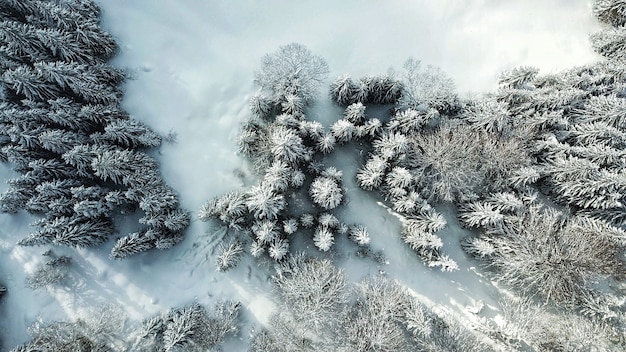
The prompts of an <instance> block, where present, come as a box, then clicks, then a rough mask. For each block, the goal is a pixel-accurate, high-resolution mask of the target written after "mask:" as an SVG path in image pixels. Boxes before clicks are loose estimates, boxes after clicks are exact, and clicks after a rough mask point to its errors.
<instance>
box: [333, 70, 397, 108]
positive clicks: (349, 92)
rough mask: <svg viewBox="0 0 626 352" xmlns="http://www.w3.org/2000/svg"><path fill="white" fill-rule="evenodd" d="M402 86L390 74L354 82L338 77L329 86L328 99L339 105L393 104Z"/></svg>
mask: <svg viewBox="0 0 626 352" xmlns="http://www.w3.org/2000/svg"><path fill="white" fill-rule="evenodd" d="M403 88H404V86H403V84H402V82H401V81H400V80H397V79H396V78H395V77H394V76H393V75H392V74H388V75H381V76H375V77H370V76H366V77H362V78H361V79H359V81H358V82H354V81H353V80H352V78H350V76H349V75H347V74H346V75H343V76H341V77H338V78H337V79H336V80H335V81H334V82H333V83H332V84H331V86H330V97H331V99H332V100H333V101H335V102H336V103H337V104H339V105H343V106H348V105H351V104H359V103H362V104H394V103H396V102H397V101H398V99H399V98H400V96H401V94H402V90H403Z"/></svg>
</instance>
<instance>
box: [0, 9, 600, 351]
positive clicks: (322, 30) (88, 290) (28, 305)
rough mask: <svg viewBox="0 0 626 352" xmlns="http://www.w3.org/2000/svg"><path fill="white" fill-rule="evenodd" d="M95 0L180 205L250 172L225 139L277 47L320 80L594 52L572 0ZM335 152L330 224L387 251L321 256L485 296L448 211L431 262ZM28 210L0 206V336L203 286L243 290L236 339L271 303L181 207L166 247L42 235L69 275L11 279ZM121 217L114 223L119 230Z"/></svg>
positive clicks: (25, 267)
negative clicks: (221, 268)
mask: <svg viewBox="0 0 626 352" xmlns="http://www.w3.org/2000/svg"><path fill="white" fill-rule="evenodd" d="M100 4H101V6H102V9H103V21H102V25H103V26H104V27H105V29H107V30H108V31H110V32H111V33H112V34H113V35H114V36H115V37H116V39H117V40H118V43H119V45H120V53H119V55H118V56H117V57H116V58H115V59H114V60H113V62H112V63H113V64H114V65H115V66H117V67H120V68H123V69H126V70H128V71H129V72H130V73H131V75H132V79H131V80H129V81H128V83H127V84H126V95H125V98H124V102H123V105H124V108H126V109H127V111H128V112H129V113H130V114H131V115H132V116H133V117H134V118H136V119H139V120H141V121H143V122H145V123H147V124H148V125H150V126H151V127H152V128H154V129H155V130H156V131H157V132H159V133H162V134H166V133H168V132H169V131H173V132H175V133H176V135H177V139H178V142H177V143H174V144H168V143H165V144H164V145H163V146H162V147H161V148H160V149H158V150H156V151H155V152H154V154H155V155H156V156H157V158H158V159H159V161H160V164H161V171H162V173H163V176H164V178H165V180H166V182H167V183H168V184H170V185H171V186H173V187H174V188H175V189H176V190H178V192H179V193H180V196H181V201H182V205H183V206H184V207H185V208H187V209H189V210H191V211H192V212H193V213H194V216H195V214H196V213H197V211H198V210H199V208H200V207H201V205H202V204H203V203H204V202H205V201H206V200H207V199H209V198H211V197H213V196H217V195H221V194H224V193H226V192H228V191H231V190H234V189H237V188H239V187H241V186H244V185H249V184H250V183H252V182H253V181H254V180H253V179H252V177H251V176H250V173H249V171H247V168H246V163H245V161H244V160H243V158H242V157H240V156H239V155H238V154H237V152H236V151H237V146H236V143H235V136H236V134H237V132H238V128H239V125H240V123H241V122H242V121H243V120H244V119H245V118H246V116H248V114H249V110H248V105H247V100H248V99H249V97H250V96H251V95H252V94H253V93H254V92H255V90H256V87H255V86H254V84H253V72H254V71H255V70H256V69H257V68H258V67H259V65H260V61H261V58H262V56H263V55H264V54H266V53H269V52H273V51H275V50H276V49H277V48H278V46H280V45H284V44H288V43H291V42H298V43H301V44H303V45H305V46H307V47H308V48H309V49H310V50H311V51H312V52H313V53H314V54H317V55H320V56H322V57H323V58H325V59H326V60H327V62H328V64H329V66H330V69H331V74H330V76H329V83H330V81H331V80H332V79H334V78H335V77H336V76H338V75H341V74H343V73H350V74H351V75H352V76H353V77H360V76H361V75H364V74H377V73H382V72H386V71H387V70H388V68H390V67H395V68H396V69H397V70H401V68H402V64H403V62H404V61H405V60H406V59H407V58H409V57H415V58H416V59H420V60H422V62H423V63H424V64H432V65H436V66H439V67H441V68H442V69H443V70H444V71H446V72H447V73H448V74H449V75H450V76H451V77H452V78H453V79H454V80H455V82H456V84H457V87H458V90H459V92H462V93H465V92H478V93H482V92H487V91H490V90H493V89H495V88H496V86H497V77H498V74H499V73H500V72H501V71H502V70H504V69H510V68H513V67H516V66H519V65H533V66H536V67H538V68H540V69H541V71H542V72H544V73H546V72H551V71H555V70H558V69H562V68H567V67H571V66H575V65H582V64H586V63H591V62H594V61H596V60H598V57H597V55H595V54H594V53H593V52H592V50H591V46H590V43H589V40H588V35H589V34H590V33H593V32H595V31H597V30H599V29H600V26H599V25H598V23H597V22H596V21H595V19H594V18H593V16H592V14H591V2H590V1H587V0H517V1H500V0H474V1H458V0H438V1H428V0H399V1H385V2H382V1H373V0H346V1H334V0H316V1H289V0H268V1H253V0H236V1H198V0H162V1H153V0H133V1H127V0H101V1H100ZM326 89H327V88H326V87H324V91H323V92H320V99H319V100H318V102H317V103H316V105H315V106H314V107H313V108H312V109H311V110H310V111H308V113H307V114H308V116H309V118H313V119H318V120H320V121H321V122H322V123H324V124H325V125H326V126H328V125H329V123H330V122H332V121H334V120H335V119H337V118H339V116H340V114H341V109H340V108H338V107H336V106H333V105H332V104H331V103H330V101H329V100H328V98H327V94H326ZM337 154H338V157H336V158H335V159H334V160H333V163H334V164H335V166H337V167H338V168H340V169H341V170H343V171H344V185H343V186H344V187H345V188H346V198H347V201H348V202H349V204H348V205H347V206H340V207H339V208H338V209H337V210H338V211H337V213H338V215H339V216H340V218H341V220H342V221H344V222H347V223H361V224H363V225H365V226H366V227H367V228H368V231H369V233H370V234H371V237H372V240H371V245H372V248H374V250H382V251H383V253H384V254H385V256H386V258H387V261H388V264H386V265H380V264H376V263H375V262H374V261H371V260H369V261H367V260H362V259H356V258H354V254H353V252H354V246H352V247H350V245H349V244H348V243H347V241H342V240H338V243H337V244H335V246H340V247H338V248H346V251H344V252H343V254H342V255H340V256H339V257H338V258H337V261H338V262H339V263H341V264H342V265H343V266H344V269H345V270H346V272H347V273H348V274H349V275H350V278H351V280H353V281H358V280H360V279H361V278H362V277H364V276H365V275H372V274H376V273H377V272H378V271H384V272H386V273H387V275H389V276H390V277H392V278H395V279H397V280H398V281H400V282H402V283H403V284H404V285H406V286H407V287H409V288H411V289H412V290H413V291H414V292H415V293H416V294H417V295H419V296H420V297H421V298H422V299H423V300H424V301H425V302H428V303H429V304H435V305H438V306H441V307H446V308H447V309H449V310H451V311H456V312H458V313H462V312H463V311H465V309H464V307H465V306H468V305H475V304H476V302H478V301H479V300H482V301H484V302H485V305H486V306H487V307H494V308H495V307H497V304H496V302H497V296H496V295H495V294H494V292H496V290H495V288H494V287H493V286H492V285H491V284H490V283H489V282H488V280H485V279H483V278H482V277H481V276H480V275H479V274H478V273H477V272H476V271H475V270H474V269H473V266H474V265H475V264H474V263H472V262H469V261H468V259H467V258H466V257H465V255H464V254H463V253H462V251H461V249H460V246H459V243H458V239H459V238H460V237H461V236H462V235H463V234H462V230H461V229H460V228H459V225H458V222H457V221H456V220H455V215H454V211H453V210H452V209H448V208H439V209H438V210H439V211H441V212H442V213H444V215H445V216H446V219H447V220H448V227H447V229H445V230H444V231H443V232H441V233H439V234H440V235H441V236H442V237H443V239H444V251H445V253H446V254H449V255H450V256H451V257H453V259H455V260H456V261H457V262H458V264H459V266H460V270H459V271H457V272H454V273H440V272H438V271H436V270H432V269H428V268H426V267H425V266H424V265H423V264H421V262H420V261H419V259H418V257H417V256H416V255H415V254H414V253H413V252H412V251H411V250H410V248H408V246H406V245H404V244H403V243H402V240H401V239H400V236H399V229H400V225H399V222H398V221H397V219H396V218H395V217H394V216H393V215H391V214H389V212H387V210H386V209H385V208H384V207H381V206H379V205H378V204H377V203H376V201H377V199H376V198H375V197H373V196H372V195H371V194H370V193H367V192H363V191H361V190H360V189H358V186H357V185H356V184H355V182H354V181H353V178H354V173H355V169H356V167H358V166H359V164H360V163H361V162H362V160H359V158H358V153H357V152H356V151H355V150H354V148H350V147H345V148H340V149H339V150H338V152H337ZM0 171H1V173H0V176H2V177H3V178H8V177H12V176H15V174H14V173H13V172H11V171H10V170H9V169H8V166H6V165H4V166H2V168H1V170H0ZM237 175H244V177H238V176H237ZM246 175H247V176H246ZM2 187H3V189H4V188H6V186H4V185H3V186H2ZM31 220H32V219H30V218H29V217H28V216H27V215H25V214H18V215H7V214H2V215H0V226H1V227H0V229H1V230H0V231H2V236H1V237H0V279H1V280H3V282H4V283H5V284H6V285H7V286H8V288H9V294H8V295H7V296H6V297H5V298H4V300H3V303H1V304H0V317H1V318H0V332H2V334H3V335H5V336H6V338H5V341H4V346H3V349H7V348H11V347H13V346H15V345H17V344H19V343H22V342H24V341H26V340H27V339H28V334H27V331H26V328H27V327H28V326H29V325H31V324H32V323H33V322H34V321H35V319H37V318H38V317H41V318H42V319H44V320H50V319H56V320H65V319H74V318H77V317H79V316H80V315H81V314H84V313H85V311H86V310H87V309H88V308H90V307H94V306H97V305H99V304H102V303H107V302H113V303H117V304H119V305H121V306H122V307H123V308H124V311H125V312H126V313H127V314H128V315H129V317H130V318H133V319H141V318H143V317H146V316H148V315H152V314H155V313H157V312H159V311H162V310H166V309H168V308H170V307H172V306H180V305H184V304H187V303H190V302H192V301H194V300H196V301H198V302H200V303H203V304H207V305H209V306H211V305H213V304H214V303H215V301H216V300H219V299H236V300H240V301H241V302H242V303H243V307H244V308H243V315H242V317H243V320H244V330H243V332H242V335H241V338H239V339H232V340H231V341H230V342H228V345H227V346H226V347H225V350H242V349H243V346H244V344H245V341H246V340H247V337H248V334H249V330H250V328H251V327H252V326H254V325H258V324H263V323H265V322H266V321H267V319H268V317H269V315H270V314H271V312H272V311H273V309H274V304H275V303H274V301H275V300H274V299H273V298H272V295H273V293H272V290H271V285H270V283H269V280H268V275H267V271H265V270H262V269H258V268H257V267H256V265H255V263H254V261H253V260H252V259H251V258H250V257H249V256H246V257H245V258H244V260H243V261H242V262H241V263H240V264H239V266H238V267H237V268H235V269H234V270H232V271H229V272H228V273H226V274H224V273H218V272H216V270H215V266H214V263H215V257H216V255H217V254H216V247H218V244H219V242H220V239H221V237H222V236H223V235H224V233H223V231H221V230H220V229H219V228H218V227H216V226H212V225H209V224H205V223H201V222H199V221H197V220H194V222H193V223H192V226H191V227H190V229H189V231H188V232H187V234H186V239H185V241H184V242H183V243H182V244H180V245H179V246H177V247H175V248H174V249H172V250H168V251H164V252H159V251H152V252H150V253H147V254H142V255H139V256H137V257H134V258H131V259H128V260H125V261H111V260H109V259H108V253H109V250H110V248H111V246H112V242H109V243H107V244H105V245H104V246H102V247H101V248H97V249H89V250H75V249H69V248H61V247H59V248H54V249H53V250H54V251H55V252H56V253H58V254H67V255H70V256H71V257H72V258H73V259H74V269H73V271H72V280H73V282H74V284H73V287H74V288H73V289H64V288H53V289H47V290H46V289H40V290H37V291H33V290H31V289H27V288H25V277H26V275H27V274H28V273H30V272H32V271H33V270H34V268H35V266H36V264H37V263H38V262H41V261H42V260H43V258H42V257H41V253H42V252H43V251H44V250H45V249H44V248H28V247H27V248H23V247H18V246H15V242H16V241H17V240H18V239H20V238H22V237H25V236H26V235H27V234H28V233H29V230H30V229H29V227H28V225H27V224H28V223H29V222H30V221H31ZM127 222H128V223H131V221H130V220H127ZM130 227H132V226H126V225H124V224H121V229H122V232H125V231H127V230H129V229H130ZM124 229H126V230H124ZM310 244H311V245H312V242H311V243H310ZM342 246H343V247H342ZM340 252H341V251H340Z"/></svg>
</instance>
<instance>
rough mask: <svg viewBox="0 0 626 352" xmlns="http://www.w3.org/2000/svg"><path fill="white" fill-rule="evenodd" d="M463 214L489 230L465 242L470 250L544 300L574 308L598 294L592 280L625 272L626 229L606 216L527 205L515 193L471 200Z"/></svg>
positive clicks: (504, 279) (505, 278) (505, 279)
mask: <svg viewBox="0 0 626 352" xmlns="http://www.w3.org/2000/svg"><path fill="white" fill-rule="evenodd" d="M460 218H461V219H462V220H463V221H464V222H465V223H466V224H467V225H468V226H474V227H481V228H483V229H484V230H485V232H484V234H482V235H480V236H478V237H476V238H470V239H469V240H468V241H467V242H466V245H465V248H466V250H467V252H468V253H470V254H472V255H475V256H476V257H479V258H481V259H482V260H484V261H486V262H487V263H488V265H489V267H490V268H492V269H493V270H495V271H496V274H495V278H496V279H497V280H499V281H501V282H504V283H506V284H508V285H511V286H515V287H516V288H517V289H518V290H521V291H522V292H524V293H525V294H527V295H530V296H535V295H536V296H538V298H540V299H542V300H544V301H547V302H556V303H558V304H560V305H566V306H569V307H570V308H572V307H575V306H576V305H577V304H578V303H576V302H580V300H582V299H584V297H587V296H589V295H595V294H597V293H596V289H594V288H592V287H591V286H590V285H589V283H590V282H592V281H594V280H598V279H600V278H605V279H607V278H612V277H614V278H617V277H620V276H621V275H623V273H624V268H625V266H624V262H623V259H622V258H621V257H620V251H621V250H620V247H622V246H623V241H624V239H625V238H626V233H625V232H624V231H623V230H621V229H619V228H616V227H613V226H611V225H610V224H608V223H606V222H604V221H602V220H596V219H592V218H589V217H586V216H582V215H577V216H571V215H567V214H565V213H563V212H559V211H557V210H555V209H553V208H549V207H547V206H543V207H542V206H540V205H539V204H537V203H524V202H522V201H521V200H520V199H519V198H517V197H516V196H515V195H512V194H509V195H508V196H504V195H499V196H496V197H492V198H491V199H487V200H485V201H484V202H477V203H471V204H469V205H468V206H467V207H466V208H465V209H464V211H463V212H462V213H461V215H460ZM599 292H601V291H599ZM572 305H573V306H572Z"/></svg>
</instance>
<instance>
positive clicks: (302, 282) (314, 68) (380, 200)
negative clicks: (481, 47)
mask: <svg viewBox="0 0 626 352" xmlns="http://www.w3.org/2000/svg"><path fill="white" fill-rule="evenodd" d="M103 8H104V10H103ZM590 12H591V14H590V16H591V15H593V16H594V19H595V21H596V22H597V23H598V26H599V28H601V30H600V31H599V32H595V33H590V36H589V38H588V39H589V45H590V46H591V48H590V50H593V51H595V53H596V54H597V55H598V56H597V60H595V61H594V62H593V63H590V64H586V65H580V66H575V67H570V68H566V69H562V70H560V71H558V72H557V71H555V72H542V71H541V70H540V69H539V68H537V67H534V66H529V65H518V66H515V67H512V68H510V69H509V70H506V71H504V72H501V74H500V76H499V80H498V82H497V85H498V88H497V90H495V91H492V92H489V93H485V94H478V93H474V94H465V93H461V92H458V91H457V88H456V83H455V81H454V79H453V78H451V76H449V75H448V74H447V73H446V72H445V71H444V70H443V69H442V68H440V67H437V66H433V65H429V64H427V63H423V62H422V61H420V60H419V59H418V58H416V57H415V58H412V57H408V58H402V59H403V60H405V61H404V64H403V65H402V66H401V67H395V68H391V69H389V70H387V71H386V72H378V73H370V74H367V75H361V74H360V73H359V74H355V73H353V72H351V67H339V68H331V67H330V64H329V62H327V61H326V60H327V59H326V58H324V57H322V56H321V55H318V54H317V53H315V52H314V51H312V50H311V49H309V47H308V46H307V45H305V44H304V43H300V42H291V43H283V44H280V45H278V46H277V47H275V48H274V49H273V51H270V52H268V53H266V54H265V55H264V56H263V57H252V56H250V57H246V58H244V59H238V60H247V61H252V65H253V66H254V67H256V70H254V72H249V74H250V75H251V76H253V80H252V82H251V84H252V85H253V87H252V90H251V91H248V90H241V91H234V92H233V91H221V93H223V94H232V95H235V98H234V99H235V100H234V102H236V104H238V106H237V107H236V109H237V110H236V111H237V113H236V114H234V115H235V117H234V118H233V117H232V116H230V117H229V118H230V119H231V120H234V121H235V122H229V123H231V124H233V126H236V127H237V128H236V130H235V131H232V132H233V133H232V135H230V136H226V138H225V137H221V138H222V140H220V141H212V140H210V138H208V137H205V143H204V144H203V145H200V146H198V145H194V146H193V149H190V150H189V151H188V152H189V153H192V154H194V153H197V155H200V154H201V153H204V152H208V153H212V152H214V153H216V154H219V153H218V151H219V149H217V147H216V145H217V144H221V143H230V144H231V145H232V147H230V148H231V149H233V150H235V151H236V152H235V153H233V154H232V155H230V154H228V155H226V156H224V158H226V159H229V160H230V161H229V162H232V160H236V161H234V163H235V164H234V165H237V167H235V168H233V169H234V170H232V172H231V173H230V174H228V175H218V174H217V172H215V173H214V174H212V173H211V171H212V169H211V167H208V168H205V169H202V171H203V172H200V171H198V175H194V177H197V178H198V179H199V181H198V182H202V183H209V184H221V183H223V184H224V185H226V186H223V187H221V188H216V189H217V190H219V192H215V193H213V194H199V195H198V197H201V198H202V199H203V202H204V204H203V205H202V206H199V207H197V208H193V207H190V206H189V205H193V203H192V202H185V197H186V195H187V194H189V192H193V193H197V192H196V191H195V190H194V189H192V188H193V185H187V184H184V183H183V182H181V181H180V180H177V179H176V177H175V174H172V172H171V170H172V169H175V168H176V167H179V166H180V165H179V164H182V163H191V164H192V166H189V167H190V169H191V170H194V169H193V164H198V165H200V164H201V163H202V162H203V161H202V160H203V159H202V158H200V157H196V158H195V159H192V158H186V159H181V160H177V159H176V158H174V157H171V155H176V154H173V153H174V152H172V150H175V148H178V146H180V145H182V144H184V143H185V140H184V139H183V138H181V137H180V136H178V135H177V129H180V130H181V131H183V132H184V128H185V126H184V125H185V121H184V120H183V119H182V117H179V116H172V117H171V118H172V121H171V122H167V123H166V122H163V121H161V123H159V124H156V125H155V126H152V125H151V124H149V123H147V121H150V120H149V119H146V118H145V117H144V116H140V115H135V114H134V113H131V111H134V110H133V109H134V107H135V105H134V104H136V103H133V104H131V103H128V100H127V99H128V98H127V93H128V91H129V87H130V86H131V85H132V84H133V82H136V81H141V80H142V77H144V76H143V74H150V73H151V72H152V71H153V68H151V67H148V66H146V67H144V68H143V69H142V70H143V71H142V72H137V71H133V70H130V69H128V68H127V67H125V66H124V65H123V64H120V62H119V61H116V60H117V59H116V57H119V56H120V55H125V54H124V51H125V50H126V52H128V51H130V52H132V49H133V48H132V46H130V45H125V46H122V45H120V44H119V42H118V38H116V36H115V35H113V34H111V33H113V30H114V28H113V27H114V26H110V25H107V24H106V21H104V20H103V18H105V19H106V5H105V4H104V3H102V4H99V3H98V2H96V1H93V0H0V100H1V102H0V160H1V161H2V163H3V164H4V166H5V167H6V168H7V171H6V172H5V171H3V172H2V173H1V174H0V176H2V177H5V176H6V178H5V181H6V186H5V187H3V188H2V191H3V193H2V195H1V196H0V210H1V211H2V213H4V214H3V216H5V217H3V218H2V219H0V220H1V221H2V222H3V227H4V229H0V239H1V242H0V257H2V258H0V265H1V266H0V349H1V350H7V351H14V352H29V351H32V352H34V351H209V350H210V351H213V350H223V351H239V350H243V351H251V352H253V351H277V352H281V351H463V352H465V351H477V352H478V351H481V352H482V351H624V350H626V44H625V43H626V2H624V1H622V0H596V1H595V2H594V3H593V6H591V7H590ZM109 27H111V28H109ZM110 31H111V32H110ZM372 50H373V49H372ZM161 54H163V53H153V54H152V55H161ZM170 54H171V53H170ZM172 55H173V54H172ZM337 69H338V70H340V71H343V72H345V73H344V74H342V75H340V76H338V77H331V75H330V74H331V72H336V71H335V70H337ZM179 78H180V77H179ZM200 79H206V80H215V78H212V77H201V78H200ZM213 83H214V84H217V85H219V84H220V82H219V81H218V82H213ZM163 89H165V91H166V92H167V90H168V89H169V88H167V87H165V88H163ZM130 94H132V90H131V92H130ZM164 94H168V93H164ZM172 95H174V93H172ZM146 96H147V98H143V97H142V98H141V99H139V101H140V104H143V105H150V104H151V102H150V101H149V98H150V96H149V95H146ZM229 103H232V102H229ZM181 115H182V113H181ZM177 118H179V119H180V120H176V119H177ZM187 122H188V123H189V124H190V126H192V125H191V122H189V121H187ZM202 123H205V124H208V123H213V122H210V121H204V122H202ZM223 123H224V122H223V119H219V120H218V121H217V122H215V124H216V125H218V124H223ZM163 126H174V127H173V128H171V129H170V130H169V131H168V130H167V129H164V128H163ZM226 126H230V125H226ZM192 128H193V127H188V129H192ZM211 148H215V149H214V151H211V150H210V149H211ZM207 149H209V150H208V151H207ZM201 150H202V151H201ZM185 151H187V150H185ZM220 157H221V156H220ZM168 163H171V164H173V165H168ZM180 167H182V166H180ZM185 170H188V169H185ZM199 170H200V169H199ZM207 170H208V173H207V172H206V171H207ZM225 180H229V181H225ZM231 185H237V187H231ZM185 188H186V189H185ZM5 219H6V220H5ZM22 223H27V224H28V226H22ZM35 301H37V302H43V303H35Z"/></svg>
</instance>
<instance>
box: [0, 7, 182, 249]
mask: <svg viewBox="0 0 626 352" xmlns="http://www.w3.org/2000/svg"><path fill="white" fill-rule="evenodd" d="M99 15H100V10H99V8H98V6H97V4H96V3H95V2H93V1H91V0H61V1H40V0H20V1H3V2H2V4H0V20H1V22H0V73H1V74H0V90H1V92H2V93H1V94H0V98H1V100H2V102H1V103H0V147H1V150H0V157H1V158H2V159H3V160H5V161H8V162H9V163H10V164H11V165H12V166H13V168H14V169H15V170H16V171H18V172H19V173H21V176H19V177H18V178H15V179H12V180H9V181H8V182H9V185H10V187H9V189H8V190H7V191H6V192H5V193H4V194H3V195H2V197H1V198H0V209H1V210H2V211H4V212H9V213H14V212H16V211H18V210H26V211H27V212H29V213H31V214H35V215H38V216H40V217H41V218H40V220H38V221H36V222H35V223H34V224H33V226H35V227H36V228H37V231H35V232H33V233H32V234H31V235H29V236H28V237H27V238H25V239H23V240H22V241H20V244H22V245H44V244H48V243H52V244H62V245H68V246H77V247H89V246H96V245H99V244H102V243H103V242H105V241H106V240H107V239H109V238H111V236H112V235H113V233H114V232H115V230H114V221H113V217H114V215H116V214H118V213H119V209H126V210H132V209H135V208H137V207H138V208H139V209H141V211H142V212H143V215H144V216H143V217H142V218H141V219H140V222H141V223H142V224H145V225H146V228H145V229H144V230H142V231H140V232H138V233H133V234H130V235H127V236H123V237H121V238H120V239H118V241H117V242H116V244H115V246H114V248H113V250H112V251H111V256H112V257H113V258H124V257H127V256H129V255H132V254H135V253H139V252H143V251H146V250H149V249H152V248H160V249H165V248H169V247H172V246H173V245H175V244H176V243H178V242H180V241H181V240H182V236H183V235H182V233H183V231H184V230H185V228H186V227H187V226H188V224H189V220H190V218H189V215H188V214H187V212H185V211H183V210H181V209H180V208H179V206H178V198H177V195H176V193H175V192H174V191H173V190H172V189H171V188H170V187H169V186H167V185H166V184H165V183H164V182H163V180H162V178H161V175H160V173H159V170H158V165H157V163H156V161H155V160H154V159H153V158H152V157H150V156H148V155H147V154H146V153H145V152H144V151H142V150H143V149H146V148H152V147H156V146H158V145H159V144H160V143H161V137H160V136H159V135H158V134H156V133H155V132H154V131H152V130H151V129H150V128H148V127H147V126H145V125H144V124H142V123H141V122H139V121H137V120H134V119H132V118H131V117H130V116H129V115H128V114H127V113H126V112H125V111H123V110H122V109H121V107H120V105H119V103H120V99H121V97H122V91H121V88H120V84H121V83H122V81H123V80H124V73H123V72H121V71H120V70H118V69H116V68H114V67H112V66H109V65H107V64H106V61H107V60H108V59H110V58H111V57H112V56H113V55H114V54H115V53H116V50H117V46H116V43H115V41H114V39H113V37H112V36H111V35H110V34H108V33H107V32H105V31H103V30H102V29H101V28H100V27H99Z"/></svg>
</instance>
